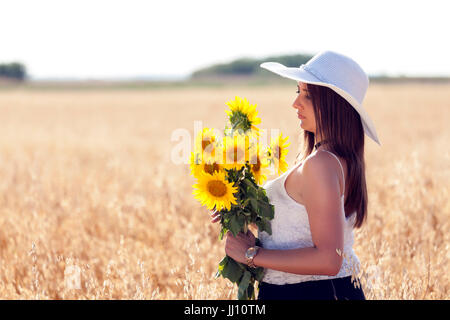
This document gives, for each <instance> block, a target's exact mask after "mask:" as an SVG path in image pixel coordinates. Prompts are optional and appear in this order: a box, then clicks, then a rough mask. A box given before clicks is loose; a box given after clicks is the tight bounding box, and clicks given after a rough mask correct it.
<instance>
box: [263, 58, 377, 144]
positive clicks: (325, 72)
mask: <svg viewBox="0 0 450 320" xmlns="http://www.w3.org/2000/svg"><path fill="white" fill-rule="evenodd" d="M260 67H261V68H264V69H267V70H269V71H272V72H274V73H276V74H278V75H280V76H282V77H285V78H289V79H292V80H296V81H300V82H304V83H310V84H315V85H320V86H325V87H328V88H331V89H332V90H334V91H335V92H336V93H337V94H339V95H340V96H341V97H343V98H344V99H345V100H347V101H348V102H349V103H350V104H351V105H352V106H353V108H355V110H356V111H357V112H358V114H359V115H360V117H361V120H362V125H363V128H364V132H365V134H367V135H368V136H369V137H370V138H371V139H372V140H373V141H375V142H376V143H378V144H379V145H380V146H381V143H380V140H379V139H378V136H377V132H376V130H375V125H374V124H373V122H372V120H371V119H370V116H369V114H368V113H367V111H366V110H365V109H364V107H363V105H362V102H363V100H364V97H365V95H366V92H367V88H368V87H369V78H368V76H367V74H366V73H365V72H364V70H363V69H362V68H361V67H360V66H359V65H358V64H357V63H356V62H355V61H354V60H352V59H351V58H349V57H347V56H345V55H343V54H340V53H336V52H333V51H329V50H327V51H321V52H319V53H318V54H316V55H315V56H314V57H312V58H311V59H310V60H309V61H308V62H307V63H306V64H302V65H301V66H300V67H298V68H290V67H286V66H284V65H282V64H281V63H278V62H264V63H262V64H261V65H260Z"/></svg>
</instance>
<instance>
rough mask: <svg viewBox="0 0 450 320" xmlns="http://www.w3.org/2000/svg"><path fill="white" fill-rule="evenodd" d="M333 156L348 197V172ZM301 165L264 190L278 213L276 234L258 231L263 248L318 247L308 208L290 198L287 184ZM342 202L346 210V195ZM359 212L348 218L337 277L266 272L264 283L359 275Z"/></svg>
mask: <svg viewBox="0 0 450 320" xmlns="http://www.w3.org/2000/svg"><path fill="white" fill-rule="evenodd" d="M323 151H327V150H323ZM327 152H329V151H327ZM329 153H330V154H332V155H333V156H334V157H335V158H336V159H337V160H338V162H339V165H340V166H341V169H342V175H343V179H344V180H343V181H344V183H343V184H344V188H343V190H344V194H345V175H344V169H343V167H342V164H341V162H340V161H339V159H338V157H336V156H335V155H334V154H333V153H331V152H329ZM300 164H301V163H300ZM298 166H299V165H298ZM298 166H293V167H292V168H291V169H289V170H287V171H286V172H285V173H284V174H282V175H281V176H279V177H277V178H275V179H273V180H269V181H267V182H266V183H265V184H264V185H263V188H264V189H266V194H267V197H268V198H269V201H270V203H271V204H272V205H274V211H275V215H274V219H272V220H271V221H270V223H271V227H272V235H269V234H268V233H267V232H265V231H262V232H261V231H260V232H258V238H259V239H260V240H261V244H262V247H263V248H266V249H281V250H288V249H297V248H306V247H314V243H313V241H312V237H311V230H310V226H309V219H308V213H307V211H306V208H305V206H304V205H302V204H300V203H298V202H297V201H295V200H294V199H293V198H291V197H290V196H289V195H288V193H287V192H286V188H285V185H284V182H285V181H286V178H287V177H288V176H289V174H290V173H291V172H292V171H293V170H294V169H295V168H297V167H298ZM341 202H342V207H344V195H342V197H341ZM343 211H344V210H343ZM355 213H356V212H354V213H353V214H352V215H350V216H349V217H348V218H346V219H345V220H346V223H345V228H344V248H343V256H344V258H343V261H342V267H341V269H340V271H339V273H338V274H337V275H335V276H327V275H301V274H293V273H287V272H282V271H277V270H272V269H266V270H265V274H264V278H263V280H262V281H263V282H268V283H272V284H279V285H282V284H292V283H298V282H304V281H312V280H324V279H334V278H342V277H346V276H349V275H352V273H358V272H359V268H360V262H359V259H358V257H357V256H356V254H355V252H354V251H353V248H352V246H353V239H354V238H353V223H354V220H355V217H356V214H355ZM336 254H337V253H336Z"/></svg>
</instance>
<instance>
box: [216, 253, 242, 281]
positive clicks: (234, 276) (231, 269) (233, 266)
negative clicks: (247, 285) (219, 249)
mask: <svg viewBox="0 0 450 320" xmlns="http://www.w3.org/2000/svg"><path fill="white" fill-rule="evenodd" d="M226 258H227V263H225V264H224V265H223V267H222V270H221V275H222V276H223V277H224V278H227V279H229V280H230V281H231V282H233V283H237V282H238V280H239V279H240V278H241V276H242V273H243V270H242V269H241V268H240V267H239V265H238V263H237V262H236V261H234V260H233V259H231V258H230V257H228V256H226ZM219 270H220V267H219Z"/></svg>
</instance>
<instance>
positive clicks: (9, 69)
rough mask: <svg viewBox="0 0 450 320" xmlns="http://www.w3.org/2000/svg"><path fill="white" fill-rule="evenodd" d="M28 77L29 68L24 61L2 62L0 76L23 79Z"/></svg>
mask: <svg viewBox="0 0 450 320" xmlns="http://www.w3.org/2000/svg"><path fill="white" fill-rule="evenodd" d="M26 77H27V70H26V67H25V66H24V65H23V64H22V63H19V62H11V63H0V78H4V79H11V80H18V81H23V80H25V79H26Z"/></svg>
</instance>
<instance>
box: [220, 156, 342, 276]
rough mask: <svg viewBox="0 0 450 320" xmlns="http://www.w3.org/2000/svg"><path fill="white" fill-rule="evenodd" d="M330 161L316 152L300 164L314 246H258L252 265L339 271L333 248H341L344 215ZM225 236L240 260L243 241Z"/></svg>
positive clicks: (311, 271) (306, 271)
mask: <svg viewBox="0 0 450 320" xmlns="http://www.w3.org/2000/svg"><path fill="white" fill-rule="evenodd" d="M332 161H334V160H333V159H332V158H328V157H327V156H326V155H325V156H324V155H321V156H320V157H319V156H318V155H317V156H316V157H313V158H311V159H308V160H307V161H306V162H305V164H304V166H303V175H302V179H303V180H304V182H305V183H306V185H308V188H305V189H306V190H305V191H304V193H303V195H304V199H305V207H306V210H307V212H308V218H309V224H310V229H311V235H312V241H313V243H314V247H310V248H300V249H291V250H269V249H264V248H261V249H260V250H259V252H258V254H257V255H256V257H255V258H254V263H255V265H256V266H259V267H263V268H268V269H273V270H278V271H284V272H289V273H295V274H319V275H320V274H323V275H335V274H337V273H338V272H339V270H340V268H341V265H342V257H341V256H340V255H338V254H337V252H336V249H340V250H342V247H343V242H344V240H343V238H344V232H343V229H344V219H345V218H344V216H345V215H344V212H343V208H342V207H341V202H340V187H339V176H338V172H339V171H336V170H335V166H334V165H333V162H332ZM228 239H230V242H231V244H230V246H229V248H228V249H229V251H230V253H231V254H235V252H236V257H237V258H238V259H241V257H240V255H238V254H237V253H238V252H241V251H243V253H244V254H245V250H246V249H245V242H243V241H240V240H239V238H234V237H232V235H229V236H228ZM228 239H227V242H228ZM227 254H228V253H227ZM229 255H230V254H229ZM233 258H234V257H233ZM234 259H236V258H234ZM242 262H245V259H243V261H242Z"/></svg>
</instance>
